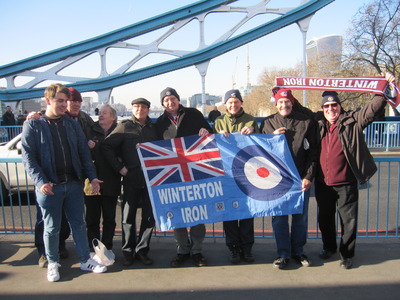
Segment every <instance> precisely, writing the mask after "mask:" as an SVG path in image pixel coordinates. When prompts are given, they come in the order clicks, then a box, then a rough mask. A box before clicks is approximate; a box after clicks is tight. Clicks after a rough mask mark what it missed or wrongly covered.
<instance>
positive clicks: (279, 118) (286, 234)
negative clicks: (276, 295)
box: [261, 89, 318, 269]
mask: <svg viewBox="0 0 400 300" xmlns="http://www.w3.org/2000/svg"><path fill="white" fill-rule="evenodd" d="M294 100H295V99H294V97H293V95H292V92H291V90H288V89H280V90H279V91H278V92H277V93H276V94H275V105H276V108H277V110H278V113H276V114H273V115H271V116H268V117H267V118H265V119H264V120H263V121H262V123H261V132H262V133H273V134H284V135H285V137H286V140H287V143H288V146H289V149H290V152H291V153H292V157H293V160H294V163H295V165H296V168H297V170H298V171H299V175H300V177H301V179H302V189H303V191H304V206H303V213H301V214H294V215H292V220H291V226H289V216H274V217H272V227H273V229H274V234H275V240H276V245H277V248H278V249H277V252H278V258H277V259H275V261H274V263H273V266H274V267H275V268H279V269H284V268H285V267H286V266H287V264H288V262H289V259H290V257H292V258H293V259H294V260H295V261H296V262H297V263H299V264H300V265H302V266H305V267H308V266H309V265H310V261H309V259H308V257H307V256H306V255H305V254H304V251H303V247H304V245H305V244H306V242H307V232H308V200H309V197H310V188H311V184H312V180H313V177H314V175H315V171H316V166H317V161H318V147H317V131H316V126H315V121H314V120H312V119H311V118H310V117H309V116H307V115H305V114H302V113H299V112H295V111H293V103H294ZM289 228H290V229H289Z"/></svg>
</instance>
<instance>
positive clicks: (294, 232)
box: [272, 190, 310, 258]
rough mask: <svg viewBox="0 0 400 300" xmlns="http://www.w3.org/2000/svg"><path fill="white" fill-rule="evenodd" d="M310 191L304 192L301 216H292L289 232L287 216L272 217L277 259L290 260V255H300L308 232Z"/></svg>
mask: <svg viewBox="0 0 400 300" xmlns="http://www.w3.org/2000/svg"><path fill="white" fill-rule="evenodd" d="M309 198H310V190H308V191H306V192H304V205H303V213H302V214H294V215H292V224H291V226H290V232H289V216H275V217H272V228H273V229H274V234H275V242H276V247H277V253H278V256H279V257H283V258H290V256H292V255H302V254H304V253H303V247H304V245H305V244H306V242H307V232H308V200H309Z"/></svg>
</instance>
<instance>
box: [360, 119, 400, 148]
mask: <svg viewBox="0 0 400 300" xmlns="http://www.w3.org/2000/svg"><path fill="white" fill-rule="evenodd" d="M364 137H365V141H366V142H367V146H368V148H378V149H385V151H390V149H394V148H399V147H400V122H398V121H393V122H392V121H382V122H373V123H372V124H371V125H369V126H368V127H367V128H366V129H365V130H364Z"/></svg>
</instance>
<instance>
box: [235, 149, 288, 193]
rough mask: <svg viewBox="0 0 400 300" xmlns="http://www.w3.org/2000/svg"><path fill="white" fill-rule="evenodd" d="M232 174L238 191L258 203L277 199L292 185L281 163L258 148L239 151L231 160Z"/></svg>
mask: <svg viewBox="0 0 400 300" xmlns="http://www.w3.org/2000/svg"><path fill="white" fill-rule="evenodd" d="M232 172H233V177H234V178H235V181H236V184H237V185H238V187H239V188H240V190H241V191H242V192H243V193H244V194H246V195H248V196H249V197H251V198H253V199H255V200H259V201H272V200H275V199H278V198H280V197H282V196H284V195H285V194H286V193H287V192H288V191H289V190H290V189H291V188H292V186H293V184H294V181H293V178H292V175H291V173H290V172H289V171H288V170H287V169H286V168H285V166H284V164H283V162H282V161H281V160H280V159H279V158H277V157H276V156H274V155H273V154H271V153H269V152H267V151H265V149H263V148H262V147H260V146H248V147H245V148H243V149H242V150H240V151H239V152H238V153H237V155H236V157H235V158H234V159H233V162H232Z"/></svg>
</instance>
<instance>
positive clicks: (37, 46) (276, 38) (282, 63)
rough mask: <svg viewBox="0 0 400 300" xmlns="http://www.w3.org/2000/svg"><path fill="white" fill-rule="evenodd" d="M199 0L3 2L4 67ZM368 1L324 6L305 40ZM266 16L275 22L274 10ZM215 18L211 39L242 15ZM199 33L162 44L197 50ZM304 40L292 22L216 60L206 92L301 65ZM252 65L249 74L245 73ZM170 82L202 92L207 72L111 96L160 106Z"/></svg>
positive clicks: (247, 0)
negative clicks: (203, 79)
mask: <svg viewBox="0 0 400 300" xmlns="http://www.w3.org/2000/svg"><path fill="white" fill-rule="evenodd" d="M194 2H195V1H194V0H179V1H178V0H168V1H165V0H146V1H139V0H114V1H108V0H85V1H82V0H69V1H67V2H65V1H59V0H39V1H31V0H13V1H0V12H1V17H0V43H1V46H0V66H1V65H6V64H9V63H12V62H15V61H18V60H21V59H24V58H28V57H31V56H34V55H38V54H41V53H44V52H47V51H51V50H54V49H57V48H60V47H63V46H66V45H69V44H72V43H77V42H80V41H83V40H86V39H89V38H92V37H95V36H98V35H101V34H104V33H107V32H110V31H113V30H116V29H119V28H121V27H125V26H128V25H131V24H134V23H136V22H139V21H142V20H145V19H147V18H151V17H154V16H156V15H159V14H162V13H165V12H167V11H170V10H173V9H176V8H179V7H182V6H185V5H188V4H190V3H194ZM259 2H260V0H239V1H237V2H236V3H233V4H231V5H233V6H249V5H254V4H257V3H259ZM300 2H301V1H300V0H271V1H270V2H269V3H268V5H267V7H269V8H276V7H295V6H298V5H299V4H300ZM369 2H370V0H352V1H348V0H335V1H334V2H332V3H331V4H329V5H327V6H325V7H324V8H322V9H321V10H320V11H318V12H317V13H316V14H315V15H314V16H313V17H312V18H311V21H310V25H309V30H308V32H307V41H308V40H310V39H312V38H316V37H321V36H325V35H331V34H340V35H343V37H344V38H345V37H346V31H347V30H348V29H349V27H350V26H351V19H352V18H353V16H354V15H355V14H356V13H357V12H358V10H359V9H360V8H361V7H362V6H363V5H364V4H367V3H369ZM226 15H227V14H226ZM262 18H264V19H262ZM266 18H267V17H260V18H257V19H255V20H254V21H252V22H249V24H248V25H246V26H248V27H249V28H250V27H251V26H256V25H259V24H260V22H262V21H266V20H267V19H266ZM268 18H269V19H268V20H270V18H272V15H271V17H268ZM209 20H210V21H208V20H207V18H206V43H208V42H211V41H212V40H213V39H215V38H217V37H218V36H219V35H220V34H221V33H223V32H222V31H223V30H224V29H225V28H229V27H230V26H231V24H232V22H233V21H235V20H237V17H224V16H221V15H220V14H219V17H214V16H213V17H210V19H209ZM257 22H258V23H257ZM245 28H246V27H245ZM194 31H196V32H197V30H196V29H195V27H194V25H189V26H188V27H187V29H185V30H182V32H179V33H177V34H176V36H175V37H174V38H171V40H170V41H167V42H166V43H165V44H164V45H165V48H169V47H172V48H174V49H184V50H191V49H195V48H196V47H197V44H198V39H196V37H197V36H196V34H193V32H194ZM156 34H158V32H157V33H152V34H148V35H146V36H144V37H141V38H140V39H138V40H137V41H140V42H143V43H147V42H149V41H152V40H154V38H155V35H156ZM302 40H303V37H302V34H301V32H300V30H299V28H298V26H297V25H296V24H292V25H289V26H287V27H285V28H283V29H281V30H278V31H276V32H274V33H272V34H269V35H267V36H264V37H261V38H259V39H257V40H255V41H253V42H251V43H249V44H248V45H245V46H242V47H239V48H237V49H234V50H232V51H230V52H228V53H225V54H223V55H222V56H219V57H217V58H215V59H213V60H211V62H210V64H209V67H208V70H207V76H206V80H205V91H206V93H208V94H211V95H218V96H223V95H224V94H225V92H226V91H227V90H229V89H231V88H232V87H233V82H235V83H236V85H235V88H241V87H244V86H246V84H247V80H248V79H249V81H250V83H251V84H252V85H257V84H258V83H259V78H260V76H261V74H262V72H263V71H264V70H266V69H279V68H285V67H291V66H294V65H296V64H298V63H301V62H302V57H303V50H302V49H303V48H302ZM160 57H161V56H160ZM157 59H162V58H154V57H151V58H150V57H149V58H148V59H147V60H145V59H144V60H143V61H142V62H140V64H138V66H137V67H136V68H139V67H143V66H145V65H146V64H148V63H150V62H154V61H155V60H157ZM109 60H110V62H111V61H114V63H115V64H116V65H117V64H118V63H120V62H121V60H122V56H120V57H119V56H118V53H117V52H116V54H114V56H113V57H112V56H110V58H109ZM248 62H249V65H250V72H248V71H247V66H248ZM110 69H111V64H110ZM98 70H99V64H98V63H97V60H94V59H93V60H90V59H88V60H87V61H86V62H85V63H81V64H80V65H78V64H77V65H76V66H74V68H71V69H70V72H74V74H77V73H78V74H80V75H82V76H94V75H93V74H97V73H98ZM71 74H72V73H71ZM0 86H5V79H0ZM167 86H169V87H173V88H175V89H176V90H177V91H178V93H179V94H180V96H181V98H187V97H190V96H191V95H193V94H196V93H201V91H202V84H201V77H200V75H199V72H198V70H197V69H196V68H195V67H194V66H193V67H188V68H185V69H181V70H177V71H173V72H169V73H167V74H163V75H159V76H155V77H152V78H148V79H144V80H141V81H138V82H134V83H130V84H127V85H124V86H122V87H118V88H114V90H113V92H112V95H113V97H114V100H115V102H118V103H124V104H126V105H128V104H129V103H130V102H131V100H133V99H135V98H138V97H144V98H146V99H148V100H149V101H151V103H152V106H153V107H154V106H160V97H159V95H160V92H161V91H162V90H163V89H164V88H165V87H167ZM83 96H92V97H94V100H95V101H96V99H97V96H96V94H95V93H84V94H83Z"/></svg>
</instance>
